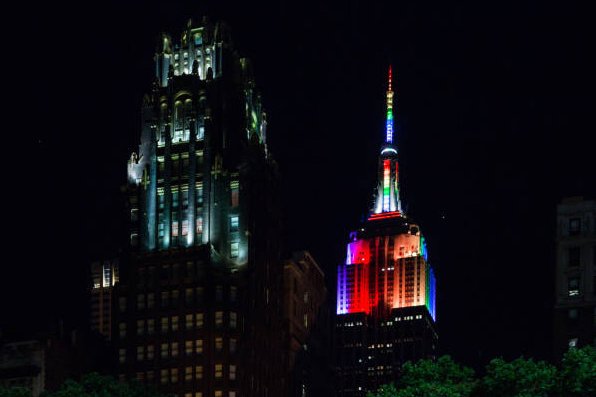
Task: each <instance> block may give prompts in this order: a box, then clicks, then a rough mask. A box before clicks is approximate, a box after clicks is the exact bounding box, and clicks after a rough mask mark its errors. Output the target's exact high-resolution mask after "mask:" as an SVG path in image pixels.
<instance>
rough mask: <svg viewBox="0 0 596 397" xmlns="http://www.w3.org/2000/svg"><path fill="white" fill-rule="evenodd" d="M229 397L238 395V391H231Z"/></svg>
mask: <svg viewBox="0 0 596 397" xmlns="http://www.w3.org/2000/svg"><path fill="white" fill-rule="evenodd" d="M303 395H306V393H304V394H303ZM228 397H236V392H235V391H231V392H229V393H228Z"/></svg>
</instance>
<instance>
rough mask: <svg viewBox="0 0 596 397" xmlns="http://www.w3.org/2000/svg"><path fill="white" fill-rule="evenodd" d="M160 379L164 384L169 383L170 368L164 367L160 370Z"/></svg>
mask: <svg viewBox="0 0 596 397" xmlns="http://www.w3.org/2000/svg"><path fill="white" fill-rule="evenodd" d="M159 379H160V382H161V384H162V385H165V384H166V383H168V370H167V369H162V370H160V371H159Z"/></svg>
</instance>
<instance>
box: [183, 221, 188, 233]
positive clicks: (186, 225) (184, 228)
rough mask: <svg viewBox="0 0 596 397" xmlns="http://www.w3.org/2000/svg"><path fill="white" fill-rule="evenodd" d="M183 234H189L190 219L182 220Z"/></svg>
mask: <svg viewBox="0 0 596 397" xmlns="http://www.w3.org/2000/svg"><path fill="white" fill-rule="evenodd" d="M182 235H183V236H188V219H185V220H183V221H182Z"/></svg>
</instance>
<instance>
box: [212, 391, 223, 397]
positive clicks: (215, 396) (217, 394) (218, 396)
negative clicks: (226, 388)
mask: <svg viewBox="0 0 596 397" xmlns="http://www.w3.org/2000/svg"><path fill="white" fill-rule="evenodd" d="M222 396H223V392H222V391H221V390H216V391H215V393H214V394H213V397H222Z"/></svg>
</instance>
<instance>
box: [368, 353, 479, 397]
mask: <svg viewBox="0 0 596 397" xmlns="http://www.w3.org/2000/svg"><path fill="white" fill-rule="evenodd" d="M473 377H474V371H472V370H471V369H470V368H467V367H463V366H461V365H459V364H457V363H455V362H454V361H453V360H452V359H451V357H449V356H443V357H441V358H439V359H438V360H436V361H432V360H420V361H418V362H416V363H410V362H408V363H406V364H404V366H403V367H402V373H401V376H400V379H399V383H398V384H397V386H394V385H389V386H385V387H382V388H381V389H379V390H378V391H377V392H376V393H369V397H467V396H470V394H471V392H472V390H473V389H474V384H475V382H474V379H473Z"/></svg>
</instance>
